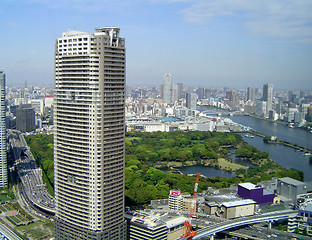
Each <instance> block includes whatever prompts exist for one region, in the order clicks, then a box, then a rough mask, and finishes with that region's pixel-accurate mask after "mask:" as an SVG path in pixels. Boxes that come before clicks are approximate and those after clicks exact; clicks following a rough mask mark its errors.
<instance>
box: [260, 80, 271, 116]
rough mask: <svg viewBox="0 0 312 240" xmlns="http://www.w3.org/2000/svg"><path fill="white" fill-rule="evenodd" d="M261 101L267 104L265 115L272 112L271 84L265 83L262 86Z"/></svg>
mask: <svg viewBox="0 0 312 240" xmlns="http://www.w3.org/2000/svg"><path fill="white" fill-rule="evenodd" d="M262 100H263V101H265V102H267V110H266V114H268V113H269V111H270V110H272V103H273V84H270V83H267V84H264V85H263V96H262Z"/></svg>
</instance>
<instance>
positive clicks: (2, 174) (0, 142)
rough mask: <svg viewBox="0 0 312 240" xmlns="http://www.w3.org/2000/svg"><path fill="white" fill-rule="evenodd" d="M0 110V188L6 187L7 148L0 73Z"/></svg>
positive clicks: (1, 75)
mask: <svg viewBox="0 0 312 240" xmlns="http://www.w3.org/2000/svg"><path fill="white" fill-rule="evenodd" d="M0 97H1V99H0V110H1V123H0V187H5V186H7V185H8V174H7V170H8V169H7V148H6V124H5V110H6V104H5V74H4V72H3V71H0Z"/></svg>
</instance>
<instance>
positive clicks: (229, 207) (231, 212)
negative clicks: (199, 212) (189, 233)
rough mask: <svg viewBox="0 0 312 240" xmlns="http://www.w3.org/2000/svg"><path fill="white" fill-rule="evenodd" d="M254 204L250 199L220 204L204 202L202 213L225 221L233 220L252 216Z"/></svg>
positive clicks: (254, 208)
mask: <svg viewBox="0 0 312 240" xmlns="http://www.w3.org/2000/svg"><path fill="white" fill-rule="evenodd" d="M255 211H256V202H255V201H253V200H251V199H244V200H234V201H227V202H222V203H217V202H205V205H204V213H205V214H208V215H215V216H218V217H223V218H226V219H234V218H239V217H246V216H252V215H254V213H255Z"/></svg>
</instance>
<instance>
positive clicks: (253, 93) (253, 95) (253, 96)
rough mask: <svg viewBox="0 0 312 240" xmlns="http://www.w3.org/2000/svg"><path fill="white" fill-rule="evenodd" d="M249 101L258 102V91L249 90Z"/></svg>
mask: <svg viewBox="0 0 312 240" xmlns="http://www.w3.org/2000/svg"><path fill="white" fill-rule="evenodd" d="M247 100H250V101H253V102H254V101H256V89H255V88H250V87H249V88H247Z"/></svg>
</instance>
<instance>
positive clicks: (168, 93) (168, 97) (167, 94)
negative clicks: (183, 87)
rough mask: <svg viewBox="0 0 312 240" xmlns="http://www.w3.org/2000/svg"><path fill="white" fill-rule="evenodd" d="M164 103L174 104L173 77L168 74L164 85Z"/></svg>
mask: <svg viewBox="0 0 312 240" xmlns="http://www.w3.org/2000/svg"><path fill="white" fill-rule="evenodd" d="M162 98H163V101H164V103H167V104H171V103H172V76H171V74H170V73H166V74H165V76H164V85H163V96H162Z"/></svg>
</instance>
